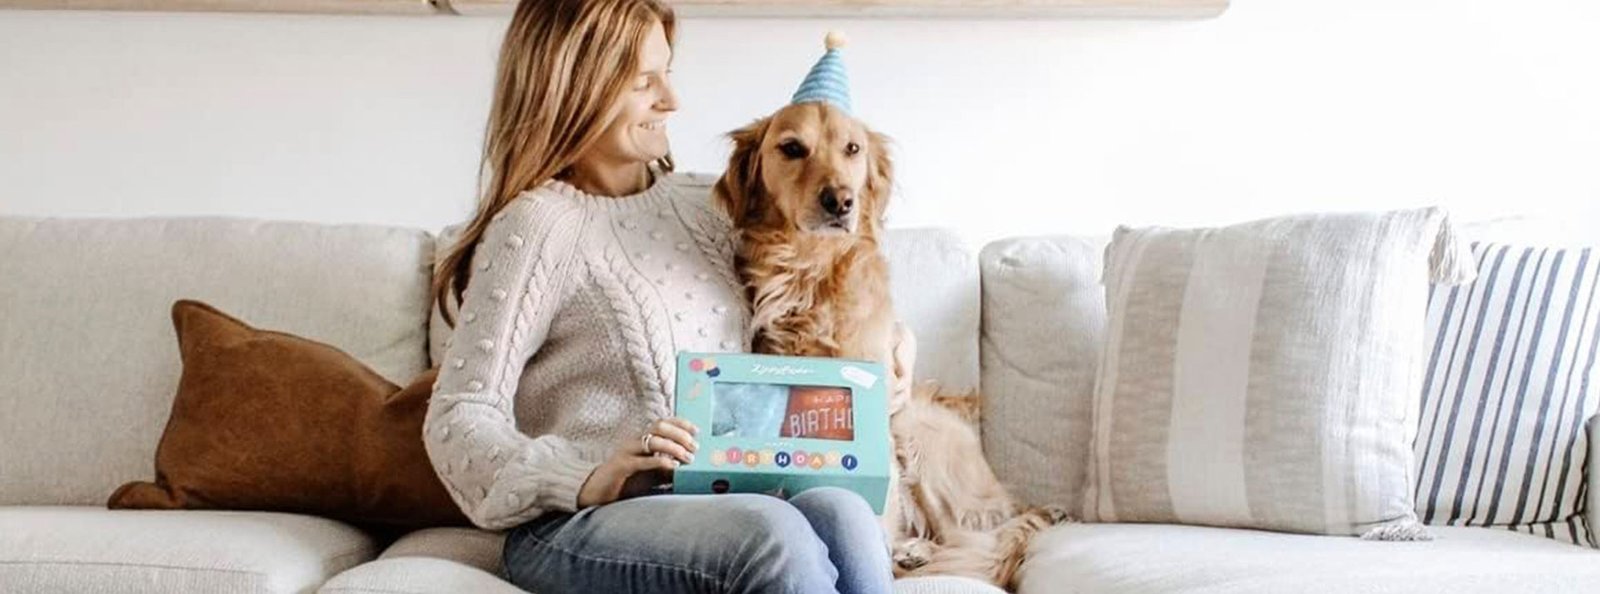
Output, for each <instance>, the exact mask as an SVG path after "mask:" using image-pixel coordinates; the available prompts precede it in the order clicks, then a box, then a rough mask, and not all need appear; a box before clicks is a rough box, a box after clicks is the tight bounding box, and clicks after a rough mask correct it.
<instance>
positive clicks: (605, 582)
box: [505, 489, 889, 594]
mask: <svg viewBox="0 0 1600 594" xmlns="http://www.w3.org/2000/svg"><path fill="white" fill-rule="evenodd" d="M863 523H865V524H867V526H863V525H862V524H863ZM813 525H816V527H815V528H813ZM819 534H820V536H819ZM828 540H831V541H833V542H832V543H829V542H826V541H828ZM830 544H831V546H830ZM505 546H506V549H505V561H506V572H507V574H508V576H509V577H510V578H511V581H512V582H513V583H515V584H517V585H518V586H520V587H523V588H525V589H529V590H533V591H534V592H539V593H541V594H545V593H560V592H567V591H580V592H629V591H634V592H646V591H648V592H745V591H750V592H755V591H760V592H833V591H844V592H883V591H887V588H888V584H889V565H888V563H889V560H888V551H887V548H886V547H885V546H884V544H883V537H882V532H881V529H880V528H878V524H877V521H876V516H873V515H871V511H870V509H867V508H866V504H865V502H864V501H861V499H860V498H859V496H856V495H855V494H853V493H849V492H848V491H842V490H839V489H814V490H811V491H806V492H804V493H801V494H799V495H796V496H795V497H794V498H793V499H792V500H791V501H790V502H785V501H783V500H781V499H777V498H775V497H769V496H766V495H656V496H650V497H640V498H634V499H628V500H624V501H618V502H616V503H612V504H609V505H604V506H600V507H593V508H588V509H585V510H583V511H580V512H578V513H577V514H571V515H569V514H561V515H552V516H546V517H541V518H539V519H536V520H534V521H532V522H529V523H527V524H525V525H523V526H519V527H517V528H516V529H514V530H512V531H511V533H510V534H509V535H508V536H507V538H506V545H505ZM830 556H831V557H834V559H831V560H830ZM841 578H843V579H841Z"/></svg>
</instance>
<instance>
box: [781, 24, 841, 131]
mask: <svg viewBox="0 0 1600 594" xmlns="http://www.w3.org/2000/svg"><path fill="white" fill-rule="evenodd" d="M846 41H847V40H846V39H845V36H844V34H843V33H840V32H838V31H829V32H828V35H827V37H825V38H823V42H822V44H823V47H825V48H827V51H826V52H824V53H823V54H822V58H821V59H818V60H817V63H816V65H815V66H812V67H811V72H809V73H807V74H806V79H805V80H804V81H802V82H801V83H800V88H799V89H797V90H796V91H795V92H794V98H793V99H791V100H790V103H807V102H812V101H821V102H824V103H831V104H833V106H834V107H837V108H839V109H841V110H844V112H845V113H850V112H851V105H850V78H849V76H847V75H846V74H845V69H844V59H843V57H842V55H841V52H840V49H842V48H843V47H844V45H845V42H846Z"/></svg>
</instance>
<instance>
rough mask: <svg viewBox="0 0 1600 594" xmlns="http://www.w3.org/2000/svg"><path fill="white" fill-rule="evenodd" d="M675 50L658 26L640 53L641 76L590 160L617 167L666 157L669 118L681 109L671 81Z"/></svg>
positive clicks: (631, 85) (623, 99)
mask: <svg viewBox="0 0 1600 594" xmlns="http://www.w3.org/2000/svg"><path fill="white" fill-rule="evenodd" d="M671 63H672V47H671V46H669V45H668V44H667V33H666V30H665V29H663V28H662V27H661V23H659V22H658V23H656V24H655V26H654V27H652V28H651V30H650V33H649V34H647V35H646V37H645V42H644V47H642V48H640V52H639V72H637V73H634V75H633V78H632V80H631V81H630V83H629V87H628V88H627V90H625V91H623V92H622V97H621V99H620V101H621V103H622V105H621V106H620V108H619V110H618V112H617V117H616V119H615V120H612V121H611V125H609V126H607V127H606V130H605V132H603V133H602V134H601V135H600V140H599V142H598V144H596V145H595V146H594V147H593V148H592V149H590V155H589V157H591V158H594V159H596V160H599V161H605V162H611V163H615V164H633V163H649V162H651V161H654V160H656V159H660V158H662V157H665V156H666V155H667V116H668V115H671V113H672V112H674V111H677V109H678V95H677V93H675V92H673V90H672V83H671V82H670V81H669V80H668V74H669V72H670V71H669V70H668V67H669V66H670V65H671Z"/></svg>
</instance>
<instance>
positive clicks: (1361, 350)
mask: <svg viewBox="0 0 1600 594" xmlns="http://www.w3.org/2000/svg"><path fill="white" fill-rule="evenodd" d="M1458 250H1459V251H1458ZM1469 264H1470V255H1469V253H1468V252H1466V250H1465V248H1464V247H1458V245H1457V244H1456V242H1455V241H1454V239H1453V235H1452V234H1451V233H1450V232H1449V227H1448V225H1447V223H1446V221H1445V216H1444V215H1443V213H1441V212H1440V211H1438V210H1434V209H1426V210H1411V211H1399V212H1391V213H1378V214H1332V215H1305V216H1294V217H1283V218H1277V219H1269V220H1265V221H1257V222H1253V223H1245V224H1241V225H1235V226H1231V227H1222V228H1216V229H1196V230H1175V229H1162V228H1147V229H1128V228H1122V229H1119V230H1118V231H1117V233H1116V235H1115V236H1114V238H1113V239H1112V243H1111V245H1110V246H1109V247H1108V248H1107V250H1106V271H1105V284H1106V304H1107V307H1108V309H1109V314H1110V320H1109V324H1108V326H1107V337H1106V348H1105V350H1104V353H1103V355H1102V357H1103V359H1102V361H1101V365H1100V372H1099V375H1098V378H1097V384H1096V388H1095V395H1094V421H1093V424H1094V429H1093V436H1094V437H1093V443H1092V445H1091V448H1090V450H1091V454H1090V461H1091V466H1090V469H1089V480H1088V484H1089V486H1088V488H1087V490H1086V493H1085V510H1084V512H1085V513H1084V515H1085V517H1087V518H1090V519H1091V520H1099V521H1105V522H1168V523H1190V524H1206V525H1215V526H1230V527H1242V528H1261V529H1268V530H1281V531H1289V532H1302V533H1315V534H1346V535H1358V534H1359V535H1363V536H1365V537H1367V538H1377V539H1385V540H1418V539H1425V538H1427V535H1426V532H1424V531H1423V530H1422V528H1421V526H1420V524H1418V523H1417V521H1416V515H1415V511H1414V509H1415V507H1414V505H1413V500H1412V491H1411V485H1412V480H1411V471H1412V455H1411V448H1410V444H1411V439H1412V435H1413V434H1414V429H1415V422H1414V421H1415V419H1412V418H1410V415H1411V414H1413V413H1414V412H1415V411H1416V408H1417V400H1418V398H1419V397H1418V395H1419V394H1420V392H1421V383H1422V382H1421V380H1422V377H1421V373H1420V362H1421V361H1422V360H1423V359H1424V357H1425V355H1426V352H1425V350H1424V348H1425V346H1426V345H1425V340H1424V335H1423V321H1424V320H1423V312H1424V311H1425V305H1426V303H1427V297H1428V287H1429V285H1430V283H1429V280H1430V276H1432V277H1434V278H1435V279H1437V280H1444V279H1449V280H1451V281H1456V282H1459V281H1460V280H1464V279H1462V278H1460V277H1462V276H1467V275H1470V274H1471V273H1472V268H1471V267H1470V266H1469ZM1430 272H1431V273H1432V274H1431V275H1430Z"/></svg>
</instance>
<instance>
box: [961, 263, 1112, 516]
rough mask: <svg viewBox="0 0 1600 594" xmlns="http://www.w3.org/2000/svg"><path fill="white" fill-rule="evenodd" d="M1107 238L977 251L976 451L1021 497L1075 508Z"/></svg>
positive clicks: (1101, 315) (1100, 333)
mask: <svg viewBox="0 0 1600 594" xmlns="http://www.w3.org/2000/svg"><path fill="white" fill-rule="evenodd" d="M1105 242H1106V240H1105V239H1104V238H1089V237H1070V236H1056V237H1032V238H1015V239H1006V240H1001V241H997V242H995V243H991V244H989V245H987V246H985V247H984V248H983V252H982V253H981V254H980V255H979V261H980V262H981V264H982V268H983V333H982V358H983V391H984V399H983V447H984V452H985V453H986V454H987V456H988V459H989V464H990V465H991V466H993V467H994V470H995V474H996V475H998V476H999V477H1000V480H1001V481H1002V482H1003V483H1004V484H1005V485H1006V486H1007V487H1008V488H1010V489H1011V490H1012V493H1013V494H1015V495H1016V496H1018V497H1021V498H1022V499H1023V500H1024V501H1027V502H1029V503H1033V504H1036V505H1042V504H1056V505H1060V506H1062V507H1064V508H1066V509H1069V510H1074V511H1076V510H1077V509H1079V507H1080V505H1079V504H1080V502H1081V500H1082V496H1081V494H1082V491H1083V481H1084V475H1085V469H1086V465H1087V464H1088V459H1089V431H1090V423H1089V421H1090V418H1089V412H1090V411H1089V405H1090V402H1092V397H1093V395H1094V375H1095V366H1096V365H1097V364H1098V361H1099V358H1100V343H1101V341H1102V340H1103V339H1104V337H1105V324H1106V305H1105V289H1104V288H1103V287H1101V286H1100V268H1101V265H1100V261H1101V254H1102V253H1103V252H1104V250H1105Z"/></svg>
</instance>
